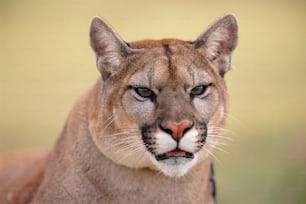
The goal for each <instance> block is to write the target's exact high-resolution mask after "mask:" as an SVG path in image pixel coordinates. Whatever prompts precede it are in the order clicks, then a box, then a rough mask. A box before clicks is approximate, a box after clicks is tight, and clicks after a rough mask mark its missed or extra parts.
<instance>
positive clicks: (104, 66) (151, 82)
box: [0, 14, 238, 204]
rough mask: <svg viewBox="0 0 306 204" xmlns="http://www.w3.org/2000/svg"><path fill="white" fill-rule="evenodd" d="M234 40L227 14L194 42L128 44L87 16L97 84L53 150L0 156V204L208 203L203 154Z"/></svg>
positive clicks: (218, 122)
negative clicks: (89, 22)
mask: <svg viewBox="0 0 306 204" xmlns="http://www.w3.org/2000/svg"><path fill="white" fill-rule="evenodd" d="M237 39H238V26H237V21H236V19H235V17H234V16H233V15H230V14H229V15H226V16H223V17H222V18H220V19H218V20H217V21H216V22H215V23H213V24H212V25H211V26H210V27H209V28H208V29H207V30H206V31H205V32H203V33H202V34H201V35H200V36H199V37H198V38H197V39H196V40H195V41H182V40H177V39H163V40H144V41H137V42H132V43H126V42H125V41H123V40H122V39H121V38H120V36H119V35H118V34H117V33H116V32H115V31H114V30H113V29H112V28H111V27H110V26H109V25H108V24H107V23H105V21H103V20H101V19H100V18H98V17H95V18H94V19H93V20H92V23H91V26H90V44H91V47H92V49H93V50H94V52H95V54H96V63H97V68H98V70H99V72H100V73H101V77H100V78H99V79H98V81H97V82H96V84H95V85H94V86H93V87H92V88H91V89H90V90H89V91H88V92H87V93H85V94H84V95H83V96H82V97H81V98H80V99H79V100H78V101H77V103H76V104H75V106H74V108H73V109H72V111H71V112H70V114H69V117H68V119H67V121H66V124H65V127H64V129H63V131H62V133H61V135H60V138H59V139H58V141H57V143H56V145H55V147H54V149H53V151H51V152H50V153H38V152H34V153H31V155H27V156H25V155H24V156H20V155H19V156H18V155H17V156H16V155H9V156H2V158H1V159H0V169H1V171H0V183H1V185H0V203H39V204H40V203H56V204H58V203H65V204H67V203H80V204H81V203H82V204H84V203H124V204H126V203H133V204H135V203H139V204H140V203H175V204H179V203H214V202H215V201H214V180H213V178H212V176H213V175H212V172H211V171H212V170H211V162H212V158H211V152H212V150H213V148H214V147H215V146H216V145H217V144H218V140H219V139H220V138H222V136H220V134H221V130H222V128H223V126H224V123H225V118H226V113H227V110H228V106H227V101H228V99H227V98H228V97H227V91H226V86H225V81H224V74H225V73H226V72H227V71H228V70H229V69H230V62H231V55H232V52H233V50H234V49H235V47H236V44H237Z"/></svg>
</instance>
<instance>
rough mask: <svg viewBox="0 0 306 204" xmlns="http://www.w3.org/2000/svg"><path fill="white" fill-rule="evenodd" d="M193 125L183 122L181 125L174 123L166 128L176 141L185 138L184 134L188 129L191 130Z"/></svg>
mask: <svg viewBox="0 0 306 204" xmlns="http://www.w3.org/2000/svg"><path fill="white" fill-rule="evenodd" d="M191 126H192V124H191V123H190V122H188V121H183V122H181V123H180V124H178V125H177V124H174V123H168V124H166V126H165V129H166V130H167V131H169V132H171V136H172V137H173V138H174V139H175V140H177V141H178V140H180V139H181V138H182V137H183V136H184V132H185V131H186V130H187V129H190V128H191Z"/></svg>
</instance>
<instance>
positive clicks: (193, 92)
mask: <svg viewBox="0 0 306 204" xmlns="http://www.w3.org/2000/svg"><path fill="white" fill-rule="evenodd" d="M205 90H206V86H204V85H201V86H196V87H194V88H193V89H192V90H191V95H193V96H198V95H202V94H203V93H204V92H205Z"/></svg>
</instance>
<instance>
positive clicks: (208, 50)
mask: <svg viewBox="0 0 306 204" xmlns="http://www.w3.org/2000/svg"><path fill="white" fill-rule="evenodd" d="M237 41H238V24H237V20H236V18H235V16H233V15H231V14H228V15H225V16H223V17H222V18H221V19H219V20H217V21H216V22H215V23H213V24H212V25H211V26H210V27H209V28H208V29H207V30H206V31H205V32H204V33H202V34H201V35H200V36H199V37H198V39H197V40H196V41H195V42H194V47H195V48H196V49H202V50H204V53H205V55H206V56H207V58H208V59H209V60H210V61H211V62H212V63H213V65H214V66H215V67H216V68H218V69H219V73H220V75H221V76H222V77H223V76H224V74H225V73H226V72H227V71H228V70H229V69H230V67H231V55H232V52H233V50H234V49H235V48H236V45H237Z"/></svg>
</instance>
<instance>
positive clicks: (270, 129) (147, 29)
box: [0, 0, 306, 204]
mask: <svg viewBox="0 0 306 204" xmlns="http://www.w3.org/2000/svg"><path fill="white" fill-rule="evenodd" d="M0 9H1V10H0V57H1V58H0V68H1V70H0V82H1V83H0V85H1V87H0V91H1V92H0V103H1V104H0V152H7V151H16V150H22V149H33V148H51V147H52V145H53V144H54V142H55V140H56V138H57V136H58V134H59V132H60V131H61V128H62V127H63V124H64V121H65V119H66V116H67V114H68V112H69V110H70V109H71V107H72V105H73V103H74V101H75V100H76V99H77V98H78V96H79V95H80V94H81V93H83V92H84V91H85V90H86V89H88V88H89V87H90V86H91V85H92V84H93V83H94V82H95V80H96V79H97V78H98V77H99V73H98V72H97V71H96V68H95V57H94V54H93V52H92V51H91V49H90V47H89V43H88V42H89V40H88V27H89V23H90V20H91V19H92V17H93V16H95V15H99V16H102V17H104V18H106V19H107V20H108V21H109V22H110V23H111V24H112V25H113V26H114V27H115V28H116V30H117V31H118V32H119V33H120V34H121V36H122V37H123V38H124V39H125V40H126V41H134V40H139V39H143V38H153V39H159V38H166V37H176V38H181V39H186V40H194V39H195V38H196V37H197V36H198V35H199V34H200V33H201V32H202V31H204V30H205V28H206V27H207V26H208V25H209V24H210V23H211V22H212V21H213V20H214V19H215V18H216V17H218V16H222V15H223V14H224V13H227V12H230V13H234V14H235V15H236V16H237V18H238V20H239V24H240V42H239V45H238V48H237V50H236V51H235V53H234V56H233V70H232V71H231V72H230V73H228V74H227V75H226V80H227V83H228V88H229V95H230V102H231V109H230V117H229V120H228V125H227V129H228V130H229V131H227V132H226V133H227V136H230V137H232V138H233V141H232V142H230V143H229V145H228V146H227V147H225V149H226V151H227V152H228V153H223V152H216V155H217V158H218V161H215V165H216V169H217V179H218V200H219V203H221V204H222V203H239V204H245V203H248V204H263V203H264V204H270V203H276V204H288V203H290V204H291V203H296V204H305V203H306V108H305V105H306V79H305V75H306V56H305V53H306V22H305V20H306V3H305V1H303V0H293V1H289V0H288V1H281V0H280V1H263V0H262V1H204V0H189V1H183V0H176V1H171V0H169V1H162V0H155V1H144V0H142V1H141V0H130V1H119V0H89V1H81V0H66V1H63V0H52V1H47V0H27V1H23V0H0Z"/></svg>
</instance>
